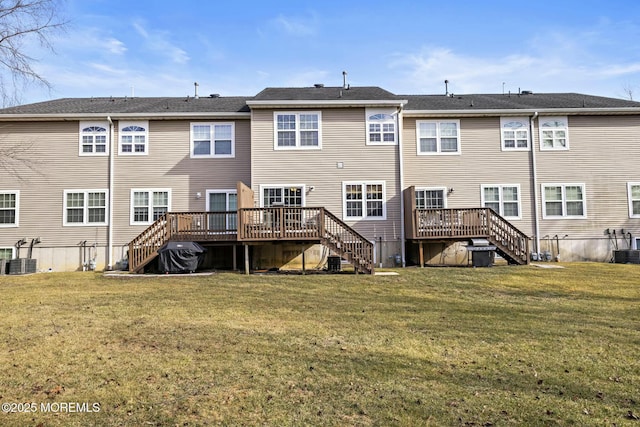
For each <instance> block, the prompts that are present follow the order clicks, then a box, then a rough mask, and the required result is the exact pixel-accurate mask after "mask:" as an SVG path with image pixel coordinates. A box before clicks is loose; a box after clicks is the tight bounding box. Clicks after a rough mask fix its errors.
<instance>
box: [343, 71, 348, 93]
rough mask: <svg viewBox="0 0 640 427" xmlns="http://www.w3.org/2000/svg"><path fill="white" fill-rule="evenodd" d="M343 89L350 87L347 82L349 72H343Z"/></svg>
mask: <svg viewBox="0 0 640 427" xmlns="http://www.w3.org/2000/svg"><path fill="white" fill-rule="evenodd" d="M342 89H345V90H346V89H349V85H348V84H347V72H346V71H343V72H342Z"/></svg>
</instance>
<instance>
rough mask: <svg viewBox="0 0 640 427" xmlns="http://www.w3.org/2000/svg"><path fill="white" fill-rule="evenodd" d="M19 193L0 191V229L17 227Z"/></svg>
mask: <svg viewBox="0 0 640 427" xmlns="http://www.w3.org/2000/svg"><path fill="white" fill-rule="evenodd" d="M19 202H20V192H19V191H0V227H17V226H18V207H19Z"/></svg>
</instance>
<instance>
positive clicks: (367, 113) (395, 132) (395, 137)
mask: <svg viewBox="0 0 640 427" xmlns="http://www.w3.org/2000/svg"><path fill="white" fill-rule="evenodd" d="M374 114H388V115H390V116H392V117H393V120H389V121H386V122H377V121H376V122H371V121H369V117H371V116H372V115H374ZM397 119H398V112H397V110H396V109H394V108H387V109H381V108H376V109H373V108H371V109H370V108H367V109H365V122H366V124H365V126H366V131H367V132H366V141H365V143H366V145H373V146H378V145H398V120H397ZM372 123H376V124H377V123H380V125H384V124H389V123H393V141H371V138H370V135H371V132H370V130H369V125H370V124H372ZM381 133H383V134H384V132H381ZM383 139H384V137H383Z"/></svg>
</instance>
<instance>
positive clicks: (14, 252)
mask: <svg viewBox="0 0 640 427" xmlns="http://www.w3.org/2000/svg"><path fill="white" fill-rule="evenodd" d="M0 249H11V258H9V259H15V258H16V247H15V246H0ZM7 261H8V260H7Z"/></svg>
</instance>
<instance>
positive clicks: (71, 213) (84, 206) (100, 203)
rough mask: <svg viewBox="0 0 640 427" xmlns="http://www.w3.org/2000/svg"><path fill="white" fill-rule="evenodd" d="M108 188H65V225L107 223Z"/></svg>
mask: <svg viewBox="0 0 640 427" xmlns="http://www.w3.org/2000/svg"><path fill="white" fill-rule="evenodd" d="M107 194H108V192H107V190H65V191H64V220H63V225H65V226H67V225H69V226H70V225H107V200H108V197H107Z"/></svg>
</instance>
